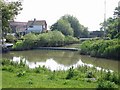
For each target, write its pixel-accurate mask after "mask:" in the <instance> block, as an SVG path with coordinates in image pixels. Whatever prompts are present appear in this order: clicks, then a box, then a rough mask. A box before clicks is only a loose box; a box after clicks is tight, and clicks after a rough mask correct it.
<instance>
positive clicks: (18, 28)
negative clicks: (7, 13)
mask: <svg viewBox="0 0 120 90" xmlns="http://www.w3.org/2000/svg"><path fill="white" fill-rule="evenodd" d="M10 27H11V29H12V33H25V32H26V29H27V22H15V21H10Z"/></svg>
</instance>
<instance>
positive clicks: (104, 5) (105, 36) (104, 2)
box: [104, 0, 106, 39]
mask: <svg viewBox="0 0 120 90" xmlns="http://www.w3.org/2000/svg"><path fill="white" fill-rule="evenodd" d="M105 37H106V0H104V39H105Z"/></svg>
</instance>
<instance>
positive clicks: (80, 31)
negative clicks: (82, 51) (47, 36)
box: [50, 15, 88, 38]
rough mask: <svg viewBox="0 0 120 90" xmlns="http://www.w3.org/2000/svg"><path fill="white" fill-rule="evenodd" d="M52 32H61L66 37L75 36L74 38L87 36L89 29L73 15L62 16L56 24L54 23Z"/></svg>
mask: <svg viewBox="0 0 120 90" xmlns="http://www.w3.org/2000/svg"><path fill="white" fill-rule="evenodd" d="M50 29H51V30H59V31H61V32H62V33H63V34H64V35H71V36H72V35H73V36H74V37H77V38H79V37H84V36H85V35H86V36H87V34H88V30H87V27H84V26H83V25H81V24H80V23H79V21H78V19H77V18H76V17H73V16H71V15H64V16H62V17H61V18H60V19H59V20H58V21H57V22H56V23H54V24H53V25H52V26H51V28H50Z"/></svg>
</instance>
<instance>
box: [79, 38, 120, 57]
mask: <svg viewBox="0 0 120 90" xmlns="http://www.w3.org/2000/svg"><path fill="white" fill-rule="evenodd" d="M80 48H81V51H80V53H81V54H87V55H91V56H95V57H105V58H114V59H119V58H120V57H119V55H118V54H119V53H120V45H119V44H118V40H117V39H113V40H88V41H84V42H83V43H82V44H81V46H80Z"/></svg>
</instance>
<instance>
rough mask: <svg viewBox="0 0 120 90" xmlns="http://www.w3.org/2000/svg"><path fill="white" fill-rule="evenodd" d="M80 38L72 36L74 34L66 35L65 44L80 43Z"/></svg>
mask: <svg viewBox="0 0 120 90" xmlns="http://www.w3.org/2000/svg"><path fill="white" fill-rule="evenodd" d="M78 42H79V40H78V39H77V38H75V37H72V36H66V37H65V44H67V45H68V44H74V43H78Z"/></svg>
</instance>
